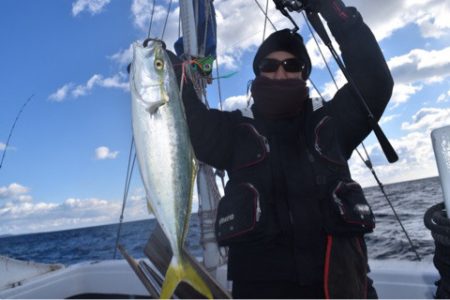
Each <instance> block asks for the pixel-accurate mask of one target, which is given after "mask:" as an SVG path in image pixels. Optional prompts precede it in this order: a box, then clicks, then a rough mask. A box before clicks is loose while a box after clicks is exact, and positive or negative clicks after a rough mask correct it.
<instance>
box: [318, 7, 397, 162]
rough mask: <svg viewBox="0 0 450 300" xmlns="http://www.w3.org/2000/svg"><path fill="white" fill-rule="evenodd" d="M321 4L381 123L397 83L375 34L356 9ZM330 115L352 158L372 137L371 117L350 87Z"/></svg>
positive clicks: (349, 67) (352, 73)
mask: <svg viewBox="0 0 450 300" xmlns="http://www.w3.org/2000/svg"><path fill="white" fill-rule="evenodd" d="M311 1H317V0H311ZM320 3H321V5H320V9H319V12H320V14H321V15H322V16H323V17H324V19H325V20H326V21H327V24H328V27H329V28H330V31H331V33H332V34H333V36H334V38H335V40H336V41H337V42H338V44H339V46H340V49H341V53H342V58H343V61H344V64H345V66H346V68H347V70H348V72H349V73H350V76H351V77H352V79H353V81H354V82H355V84H356V86H357V88H358V89H359V91H360V92H361V94H362V95H363V97H364V99H365V101H366V103H367V105H368V107H369V108H370V110H371V112H372V114H373V115H374V117H375V119H376V120H379V119H380V118H381V115H382V114H383V112H384V109H385V108H386V106H387V104H388V102H389V99H390V97H391V94H392V89H393V85H394V82H393V79H392V76H391V73H390V71H389V68H388V66H387V64H386V61H385V59H384V56H383V54H382V52H381V50H380V47H379V45H378V43H377V41H376V39H375V37H374V35H373V33H372V32H371V30H370V29H369V27H368V26H367V25H366V24H365V23H364V22H363V19H362V17H361V15H360V14H359V12H358V11H357V10H356V9H355V8H354V7H346V6H345V5H344V3H343V2H342V1H340V0H321V1H320ZM330 113H331V114H333V116H334V117H335V118H336V119H337V120H338V130H339V132H338V134H339V137H340V141H341V143H342V147H343V148H344V150H345V155H346V157H347V158H349V157H350V155H351V153H352V151H353V150H354V149H355V148H356V147H357V146H358V144H359V143H361V142H362V141H363V140H364V138H365V137H366V136H367V135H368V134H369V133H370V130H371V128H370V127H369V124H368V121H367V120H368V113H367V111H366V110H365V109H364V107H363V104H362V103H361V101H360V100H359V99H358V98H357V96H356V95H355V93H354V91H353V90H352V88H351V87H350V86H349V84H348V83H347V84H345V85H344V86H343V87H342V88H341V89H339V91H338V92H337V93H336V95H335V96H334V98H333V101H331V103H330Z"/></svg>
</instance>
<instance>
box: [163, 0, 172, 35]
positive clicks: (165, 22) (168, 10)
mask: <svg viewBox="0 0 450 300" xmlns="http://www.w3.org/2000/svg"><path fill="white" fill-rule="evenodd" d="M171 8H172V0H170V2H169V7H168V9H167V15H166V20H165V21H164V27H163V31H162V35H161V40H163V39H164V33H166V26H167V20H168V19H169V15H170V9H171Z"/></svg>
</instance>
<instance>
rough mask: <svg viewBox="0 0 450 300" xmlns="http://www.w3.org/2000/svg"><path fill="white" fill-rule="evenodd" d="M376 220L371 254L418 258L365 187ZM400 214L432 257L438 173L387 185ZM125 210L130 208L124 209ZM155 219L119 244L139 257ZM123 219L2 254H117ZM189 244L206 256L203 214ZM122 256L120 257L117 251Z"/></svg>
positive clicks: (38, 239) (27, 239)
mask: <svg viewBox="0 0 450 300" xmlns="http://www.w3.org/2000/svg"><path fill="white" fill-rule="evenodd" d="M364 191H365V194H366V197H367V199H368V201H369V203H370V204H371V206H372V209H373V211H374V213H375V218H376V221H377V225H376V228H375V230H374V232H373V233H371V234H368V235H366V240H367V246H368V253H369V257H370V258H373V259H399V260H415V259H416V255H415V254H414V252H412V251H411V247H410V245H409V243H408V241H407V238H406V237H405V234H404V233H403V231H402V229H401V227H400V225H399V223H398V222H397V220H396V218H395V217H394V213H393V212H392V210H391V208H390V206H389V205H388V203H387V201H386V199H385V198H384V196H383V194H382V193H381V192H380V189H379V188H378V187H370V188H366V189H364ZM385 191H386V193H387V195H388V197H389V199H390V200H391V202H392V204H393V206H394V208H395V209H396V211H397V214H398V216H399V218H400V220H401V221H402V223H403V225H404V227H405V228H406V230H407V232H408V234H409V236H410V238H411V240H412V241H413V244H414V245H415V247H416V249H417V251H418V253H419V255H420V256H421V258H422V259H424V260H430V261H431V260H432V257H433V254H434V242H433V239H432V237H431V233H430V231H429V230H428V229H427V228H426V227H425V226H424V223H423V216H424V213H425V211H426V210H427V209H428V208H429V207H431V206H432V205H434V204H437V203H439V202H442V201H443V195H442V189H441V186H440V182H439V178H438V177H433V178H427V179H420V180H415V181H408V182H401V183H395V184H390V185H386V186H385ZM125 213H126V210H125ZM155 222H156V221H155V220H144V221H135V222H127V223H124V224H123V225H122V230H121V237H120V243H121V244H122V245H123V246H124V247H125V249H126V250H127V252H128V253H129V254H130V255H132V256H133V257H135V258H141V257H144V253H143V249H144V245H145V243H146V242H147V240H148V238H149V236H150V235H151V232H152V231H153V229H154V228H155V225H156V223H155ZM118 226H119V225H118V224H113V225H104V226H96V227H89V228H81V229H72V230H64V231H57V232H47V233H34V234H26V235H17V236H7V237H2V238H0V255H5V256H9V257H12V258H16V259H21V260H32V261H35V262H43V263H62V264H65V265H70V264H75V263H78V262H82V261H91V260H104V259H112V258H113V256H114V246H115V242H116V237H117V231H118ZM186 246H187V248H188V249H189V250H190V252H191V253H192V254H193V255H195V256H201V255H202V251H203V250H202V247H201V245H200V226H199V219H198V217H197V215H196V214H193V215H192V217H191V222H190V229H189V234H188V238H187V240H186ZM117 258H121V256H120V253H119V252H118V251H117Z"/></svg>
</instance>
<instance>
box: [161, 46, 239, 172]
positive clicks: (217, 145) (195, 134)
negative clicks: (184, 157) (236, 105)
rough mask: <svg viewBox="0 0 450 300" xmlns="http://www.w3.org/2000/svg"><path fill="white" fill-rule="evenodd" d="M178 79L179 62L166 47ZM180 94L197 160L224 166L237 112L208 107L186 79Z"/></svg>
mask: <svg viewBox="0 0 450 300" xmlns="http://www.w3.org/2000/svg"><path fill="white" fill-rule="evenodd" d="M168 55H169V57H170V60H171V61H172V65H173V66H174V70H175V73H176V74H177V77H178V82H181V72H182V68H181V64H182V62H181V61H180V60H179V59H178V57H176V56H175V54H173V53H172V52H170V51H168ZM182 98H183V104H184V108H185V113H186V119H187V123H188V127H189V134H190V138H191V144H192V147H193V148H194V152H195V156H196V157H197V159H199V160H200V161H202V162H204V163H207V164H208V165H211V166H213V167H215V168H218V169H222V170H223V169H226V167H227V165H228V163H229V161H230V157H231V153H232V151H231V145H232V139H233V129H234V126H235V123H236V121H235V120H236V119H237V118H238V116H240V114H239V112H223V111H219V110H217V109H208V108H207V107H206V106H205V105H204V104H203V103H202V102H201V101H200V99H199V97H198V96H197V93H196V91H195V89H194V86H193V84H192V82H191V81H190V80H187V82H185V83H184V84H183V87H182Z"/></svg>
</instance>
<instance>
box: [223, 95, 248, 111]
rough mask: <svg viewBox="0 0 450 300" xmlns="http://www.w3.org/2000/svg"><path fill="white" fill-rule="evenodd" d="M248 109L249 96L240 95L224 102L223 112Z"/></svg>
mask: <svg viewBox="0 0 450 300" xmlns="http://www.w3.org/2000/svg"><path fill="white" fill-rule="evenodd" d="M246 107H247V96H246V95H239V96H232V97H229V98H227V99H225V101H224V102H223V110H227V111H233V110H237V109H244V108H246Z"/></svg>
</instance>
